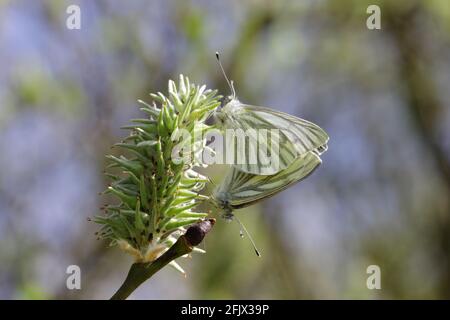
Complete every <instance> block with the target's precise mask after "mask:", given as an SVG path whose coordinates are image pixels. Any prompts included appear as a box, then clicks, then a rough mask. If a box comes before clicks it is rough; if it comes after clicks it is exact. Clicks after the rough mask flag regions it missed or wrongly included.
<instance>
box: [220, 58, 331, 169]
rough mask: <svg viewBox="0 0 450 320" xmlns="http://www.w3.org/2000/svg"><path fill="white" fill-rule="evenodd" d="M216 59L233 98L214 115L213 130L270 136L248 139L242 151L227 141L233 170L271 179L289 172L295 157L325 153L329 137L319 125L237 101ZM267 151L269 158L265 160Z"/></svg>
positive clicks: (230, 97) (230, 140) (229, 82)
mask: <svg viewBox="0 0 450 320" xmlns="http://www.w3.org/2000/svg"><path fill="white" fill-rule="evenodd" d="M216 58H217V60H218V62H219V65H220V68H221V69H222V73H223V75H224V77H225V79H226V80H227V83H228V84H229V86H230V89H231V91H232V95H231V96H229V97H227V98H226V99H225V100H224V101H223V103H222V106H221V107H219V108H218V109H216V110H215V111H214V113H213V118H214V119H215V126H216V127H217V128H219V129H220V130H221V131H225V130H232V131H234V132H238V131H239V130H241V131H244V132H250V131H252V130H255V129H256V130H262V129H264V130H266V131H267V132H269V133H270V135H269V136H267V135H265V136H264V135H260V134H258V135H251V134H250V135H248V136H247V137H246V139H247V140H246V141H248V143H246V144H245V145H244V146H243V147H242V144H241V145H239V144H238V143H236V142H235V138H234V137H233V138H232V139H229V140H228V141H226V143H227V148H226V150H227V152H229V151H230V147H231V148H234V150H232V151H233V152H232V153H233V157H232V159H227V161H229V160H231V164H232V165H233V166H234V167H235V168H236V169H238V170H239V171H242V172H245V173H249V174H255V175H273V174H276V173H277V172H280V171H282V170H284V169H286V168H288V167H289V166H290V165H291V164H292V163H293V162H294V161H295V160H296V159H297V158H298V157H301V156H302V155H305V154H307V153H308V152H311V151H314V152H315V153H316V154H318V155H320V154H322V153H323V152H325V151H326V150H327V148H328V146H327V144H328V140H329V136H328V134H327V133H326V132H325V131H324V130H323V129H322V128H320V127H319V126H318V125H316V124H314V123H312V122H309V121H307V120H304V119H301V118H298V117H295V116H292V115H290V114H287V113H284V112H280V111H275V110H272V109H269V108H265V107H259V106H252V105H247V104H243V103H241V102H240V101H239V100H238V99H237V98H236V91H235V90H234V86H233V81H229V80H228V77H227V76H226V74H225V71H224V69H223V67H222V64H221V63H220V60H219V54H218V53H217V52H216ZM240 146H241V147H240ZM268 151H270V152H269V153H270V156H267V152H268ZM235 155H236V156H237V157H238V159H239V157H240V160H237V158H236V156H235ZM274 156H275V157H274ZM268 158H270V159H268ZM268 160H269V161H268ZM272 160H274V161H272ZM227 163H228V162H227Z"/></svg>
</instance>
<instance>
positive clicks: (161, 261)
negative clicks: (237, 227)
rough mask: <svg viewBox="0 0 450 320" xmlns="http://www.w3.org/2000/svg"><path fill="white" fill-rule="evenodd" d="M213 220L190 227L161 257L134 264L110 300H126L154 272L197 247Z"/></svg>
mask: <svg viewBox="0 0 450 320" xmlns="http://www.w3.org/2000/svg"><path fill="white" fill-rule="evenodd" d="M214 222H215V220H214V219H207V220H203V221H201V222H199V223H197V224H195V225H193V226H191V227H190V228H189V229H188V230H187V232H186V233H185V234H184V235H182V236H180V237H179V238H178V240H177V242H175V244H174V245H173V246H171V247H170V248H169V250H167V251H166V252H165V253H164V254H163V255H161V256H160V257H159V258H158V259H156V260H155V261H153V262H148V263H134V264H132V265H131V268H130V271H129V272H128V275H127V277H126V279H125V281H124V283H123V284H122V286H121V287H120V288H119V290H117V292H116V293H115V294H114V295H113V296H112V297H111V300H124V299H126V298H127V297H128V296H129V295H130V294H131V293H133V291H134V290H136V288H137V287H139V286H140V285H141V284H142V283H144V282H145V281H146V280H148V279H149V278H150V277H152V276H153V275H154V274H155V273H156V272H158V271H159V270H161V269H162V268H163V267H165V266H166V265H167V264H169V263H170V262H171V261H173V260H175V259H177V258H179V257H181V256H183V255H185V254H188V253H190V252H191V251H192V249H193V248H194V246H196V245H198V244H199V243H200V242H201V241H202V240H203V238H204V236H205V235H206V234H207V233H208V232H209V231H210V229H211V227H212V226H213V225H214Z"/></svg>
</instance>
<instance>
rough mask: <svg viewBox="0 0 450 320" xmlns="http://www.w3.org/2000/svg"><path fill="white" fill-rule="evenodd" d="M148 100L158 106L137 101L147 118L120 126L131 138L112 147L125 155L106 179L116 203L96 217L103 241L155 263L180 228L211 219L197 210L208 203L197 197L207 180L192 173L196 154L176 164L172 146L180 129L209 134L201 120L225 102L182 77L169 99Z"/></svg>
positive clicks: (113, 162) (112, 158)
mask: <svg viewBox="0 0 450 320" xmlns="http://www.w3.org/2000/svg"><path fill="white" fill-rule="evenodd" d="M150 96H151V97H152V99H153V100H154V103H147V102H144V101H142V100H138V102H139V103H140V104H141V106H142V107H141V108H140V110H141V111H142V112H143V113H144V114H145V116H146V117H145V118H142V119H132V120H131V124H129V125H126V126H123V127H122V128H123V129H125V130H129V131H130V134H129V136H127V137H125V138H124V139H123V140H122V141H121V142H120V143H116V144H115V145H114V147H117V148H119V149H120V150H123V155H120V156H113V155H108V156H107V158H108V159H109V161H110V163H109V164H108V166H107V171H109V172H105V175H107V176H108V177H109V178H111V181H112V183H111V185H110V186H109V187H108V188H107V190H106V191H105V193H109V194H111V195H113V196H115V198H116V199H117V201H118V204H114V205H110V204H108V205H105V206H103V208H102V209H103V211H104V214H103V215H101V216H97V217H96V218H95V219H94V221H95V222H97V223H99V224H100V225H101V228H100V230H99V233H98V236H99V237H100V238H103V239H108V240H109V241H110V245H116V244H118V245H120V247H121V248H122V249H124V250H125V251H127V252H129V253H131V254H133V255H134V256H135V257H136V260H137V261H139V262H148V261H152V260H154V259H156V258H157V257H158V256H159V255H160V254H162V253H163V252H164V251H165V250H167V249H168V248H169V247H170V246H171V245H172V244H173V243H174V242H175V240H176V238H177V237H178V236H179V234H180V232H179V231H180V230H181V231H183V230H185V228H186V227H188V226H189V225H191V224H193V223H195V222H197V221H198V220H200V219H202V218H204V217H206V216H207V214H206V213H201V212H195V211H193V210H195V208H196V207H197V206H198V205H199V203H201V202H203V201H205V200H207V199H208V197H207V196H204V195H200V194H199V192H200V191H201V189H203V187H204V186H205V183H206V182H207V181H208V178H206V177H203V176H202V175H200V174H198V173H197V172H195V171H194V170H193V169H192V167H193V166H194V165H196V163H195V161H196V160H195V159H194V157H192V155H191V157H189V158H188V159H189V162H188V160H187V159H184V160H183V162H182V163H174V162H172V159H171V157H172V149H173V146H174V145H176V144H178V143H179V141H172V137H173V136H174V132H175V131H178V130H181V129H183V130H188V131H189V132H190V134H191V136H192V137H193V136H194V132H195V133H198V132H204V131H205V130H207V129H208V128H209V127H208V126H206V125H205V124H204V123H203V121H204V120H205V119H206V118H207V117H208V116H209V115H210V113H211V112H212V111H213V110H214V109H215V108H217V107H218V106H219V105H220V102H219V99H220V98H221V97H220V96H218V95H217V91H215V90H214V91H212V90H205V86H202V87H200V86H196V85H194V84H193V83H190V82H189V79H188V78H187V77H184V76H183V75H180V80H179V83H178V86H177V85H176V84H175V82H174V81H172V80H170V81H169V86H168V96H166V95H164V94H163V93H161V92H158V93H157V94H150ZM125 155H126V156H125ZM111 170H114V171H113V172H111ZM168 239H169V240H168ZM161 248H162V250H161Z"/></svg>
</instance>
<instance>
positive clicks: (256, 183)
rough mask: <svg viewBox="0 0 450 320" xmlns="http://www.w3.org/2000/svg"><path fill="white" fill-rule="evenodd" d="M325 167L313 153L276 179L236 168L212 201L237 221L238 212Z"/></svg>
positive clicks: (215, 193)
mask: <svg viewBox="0 0 450 320" xmlns="http://www.w3.org/2000/svg"><path fill="white" fill-rule="evenodd" d="M321 163H322V160H321V159H320V157H319V156H318V154H317V153H316V152H315V151H309V152H306V153H305V154H304V155H302V156H300V157H298V158H297V159H296V160H294V162H293V163H292V164H291V165H290V166H289V167H287V168H286V169H284V170H282V171H280V172H278V173H276V174H274V175H269V176H262V175H254V174H249V173H245V172H242V171H239V170H238V169H237V168H234V167H232V168H231V169H230V170H229V171H228V173H227V175H226V176H225V178H224V179H223V180H222V182H221V184H220V185H219V186H217V187H216V188H215V189H214V191H213V193H212V196H211V199H212V200H213V203H214V204H215V205H216V206H217V207H219V208H220V209H222V210H223V211H224V212H223V215H222V217H223V218H225V219H226V220H233V219H234V218H235V216H234V214H233V210H234V209H239V208H244V207H247V206H250V205H252V204H254V203H256V202H258V201H261V200H264V199H266V198H268V197H271V196H273V195H275V194H277V193H279V192H281V191H283V190H285V189H286V188H288V187H290V186H292V185H293V184H295V183H297V182H299V181H301V180H303V179H305V178H306V177H308V176H309V175H310V174H311V173H312V172H313V171H314V170H315V169H316V168H317V167H318V166H319V165H320V164H321ZM236 221H237V222H238V223H239V225H240V226H241V229H244V231H245V232H246V233H247V235H248V236H249V238H250V241H251V242H252V244H253V247H254V249H255V252H256V254H257V255H258V256H259V255H260V254H259V252H258V250H257V249H256V246H255V243H254V241H253V240H252V238H251V237H250V235H249V234H248V231H247V230H246V229H245V226H244V225H242V223H241V222H240V221H239V220H238V219H236ZM241 236H242V232H241Z"/></svg>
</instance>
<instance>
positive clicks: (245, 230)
mask: <svg viewBox="0 0 450 320" xmlns="http://www.w3.org/2000/svg"><path fill="white" fill-rule="evenodd" d="M233 218H234V219H235V220H236V222H237V223H238V224H239V235H240V236H241V238H243V237H244V232H245V234H246V235H247V237H248V238H249V239H250V242H251V243H252V246H253V250H255V253H256V255H257V256H258V257H261V253H260V252H259V250H258V248H256V244H255V241H253V238H252V236H251V235H250V233H249V232H248V231H247V228H245V226H244V224H243V223H242V222H241V220H239V219H238V217H236V216H233Z"/></svg>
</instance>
